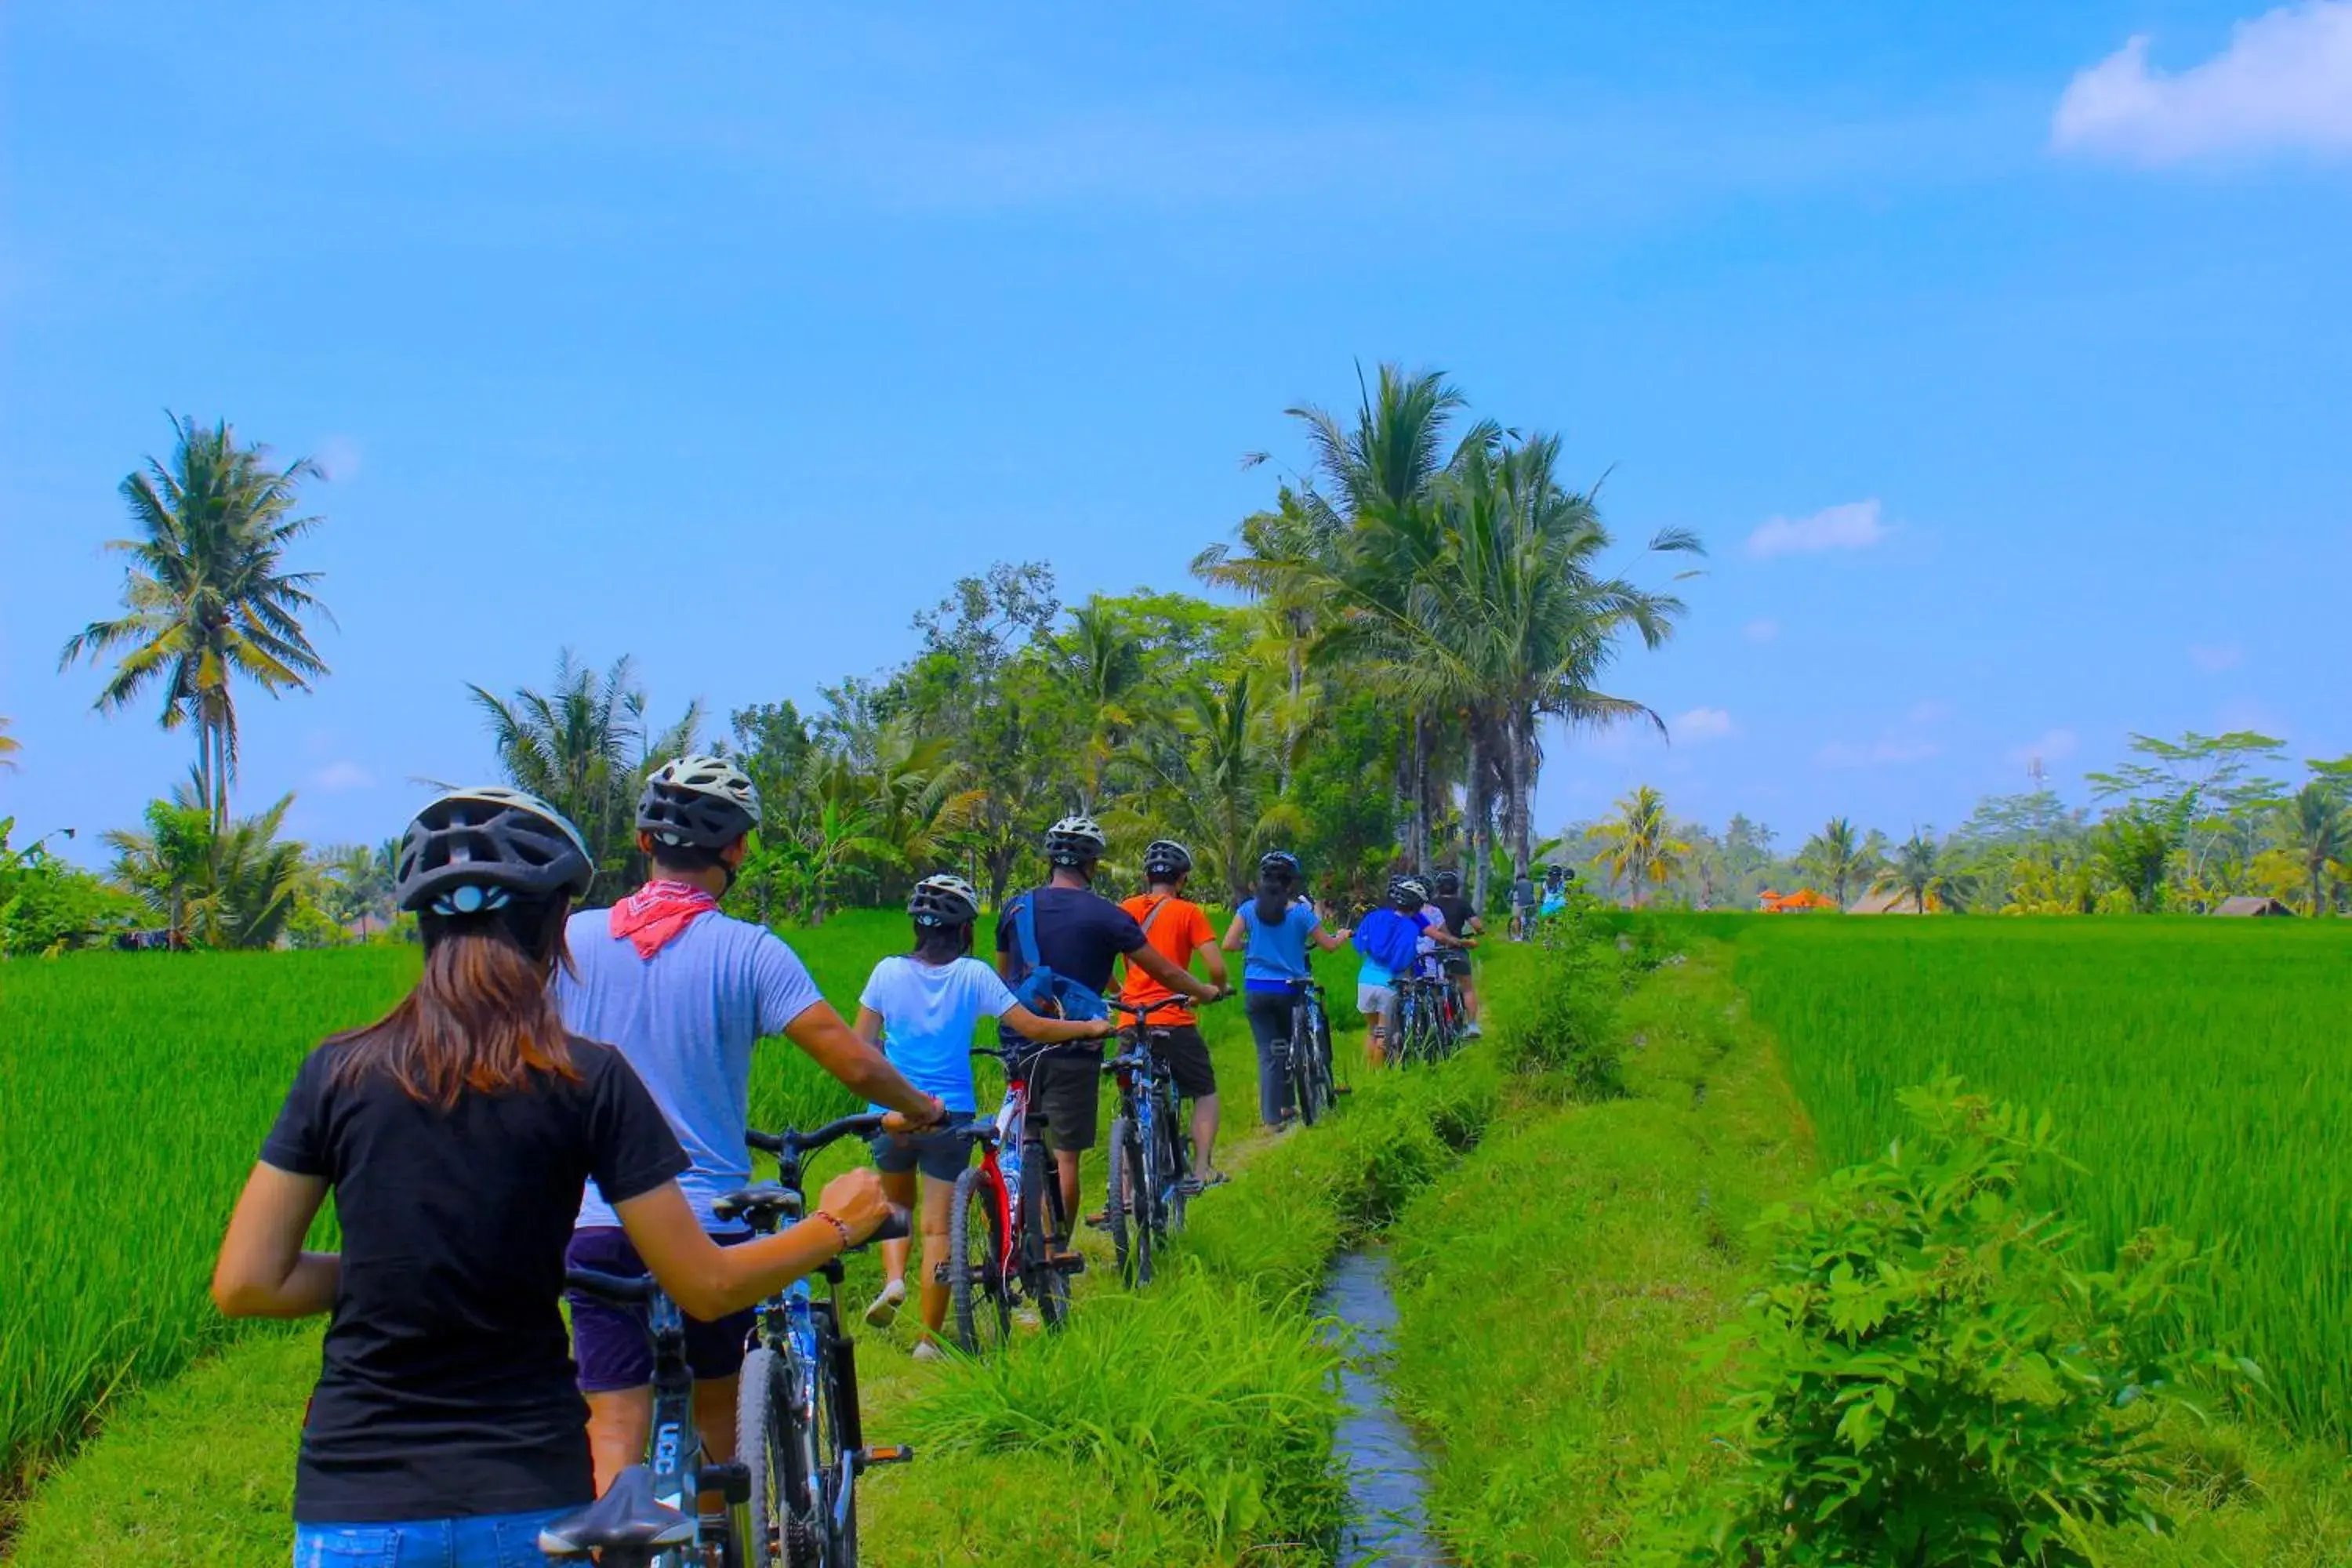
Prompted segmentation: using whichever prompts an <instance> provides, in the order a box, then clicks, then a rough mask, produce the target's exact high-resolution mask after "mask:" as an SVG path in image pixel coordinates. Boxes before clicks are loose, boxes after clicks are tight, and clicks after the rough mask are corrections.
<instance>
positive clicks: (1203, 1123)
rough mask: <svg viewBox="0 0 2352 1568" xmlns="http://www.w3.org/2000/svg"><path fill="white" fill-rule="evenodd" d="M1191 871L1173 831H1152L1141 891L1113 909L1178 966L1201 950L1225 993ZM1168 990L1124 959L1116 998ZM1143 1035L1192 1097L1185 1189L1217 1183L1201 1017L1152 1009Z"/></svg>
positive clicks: (1227, 978)
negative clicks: (1192, 893) (1193, 896)
mask: <svg viewBox="0 0 2352 1568" xmlns="http://www.w3.org/2000/svg"><path fill="white" fill-rule="evenodd" d="M1143 879H1144V882H1145V884H1146V890H1145V891H1144V892H1142V893H1140V894H1138V895H1137V896H1136V897H1134V898H1132V899H1129V900H1127V901H1126V902H1124V903H1122V904H1120V905H1119V908H1120V909H1123V910H1126V911H1127V912H1128V913H1129V914H1130V915H1132V916H1134V917H1135V922H1136V924H1138V925H1139V926H1141V927H1142V928H1143V935H1144V939H1145V940H1146V941H1148V942H1150V943H1151V945H1152V946H1153V947H1155V948H1158V949H1159V950H1160V954H1161V956H1163V957H1165V958H1166V959H1167V960H1168V962H1169V963H1172V964H1174V965H1176V967H1178V968H1179V969H1189V968H1190V967H1191V966H1192V955H1193V954H1194V953H1196V952H1197V953H1200V954H1201V955H1202V963H1203V965H1204V966H1205V967H1206V968H1207V970H1208V972H1209V984H1212V985H1214V986H1215V987H1216V988H1217V992H1218V994H1220V995H1223V994H1226V993H1228V992H1229V991H1231V989H1232V985H1231V979H1232V976H1231V975H1230V973H1228V972H1227V970H1226V968H1225V952H1224V949H1223V948H1221V947H1219V946H1218V945H1217V932H1216V928H1214V927H1213V926H1212V925H1210V923H1209V917H1208V914H1207V912H1206V911H1204V910H1202V908H1201V906H1200V905H1198V904H1196V903H1194V902H1192V900H1190V899H1187V898H1186V897H1184V885H1185V883H1187V882H1189V881H1190V880H1192V851H1191V850H1189V849H1187V848H1185V847H1184V846H1182V845H1181V844H1179V843H1177V842H1176V841H1175V840H1174V839H1172V838H1155V839H1153V840H1152V841H1151V842H1150V844H1149V845H1147V846H1145V847H1144V851H1143ZM1174 995H1175V993H1174V992H1172V991H1171V990H1170V989H1169V988H1168V987H1167V986H1165V985H1163V984H1160V982H1159V981H1157V980H1155V979H1153V978H1152V977H1151V976H1150V974H1148V973H1145V972H1144V971H1143V970H1142V969H1140V968H1139V967H1138V966H1137V965H1136V964H1134V963H1129V964H1128V966H1127V984H1125V985H1124V986H1123V987H1121V989H1120V991H1119V997H1118V999H1119V1000H1120V1001H1122V1002H1124V1003H1126V1004H1127V1005H1129V1006H1130V1007H1146V1006H1151V1005H1155V1004H1158V1003H1163V1002H1167V1001H1169V1000H1171V998H1172V997H1173V996H1174ZM1148 1036H1149V1038H1150V1047H1151V1054H1152V1055H1153V1056H1155V1057H1158V1058H1160V1061H1161V1062H1163V1063H1165V1064H1166V1066H1167V1068H1168V1072H1169V1076H1170V1077H1171V1078H1172V1079H1175V1082H1176V1092H1177V1093H1178V1094H1179V1095H1181V1096H1182V1097H1183V1098H1184V1099H1186V1100H1191V1101H1192V1174H1191V1175H1190V1176H1188V1177H1186V1178H1185V1181H1186V1184H1187V1187H1188V1190H1190V1191H1193V1192H1198V1191H1200V1190H1202V1188H1206V1187H1213V1186H1219V1185H1222V1184H1223V1182H1224V1180H1225V1175H1224V1173H1223V1172H1222V1171H1220V1170H1218V1169H1217V1168H1216V1164H1215V1161H1214V1155H1215V1153H1216V1148H1217V1121H1218V1112H1219V1109H1220V1108H1219V1106H1218V1103H1217V1067H1216V1064H1215V1063H1214V1062H1213V1061H1212V1060H1210V1058H1209V1046H1208V1042H1207V1041H1205V1040H1203V1039H1202V1038H1201V1020H1200V1018H1199V1017H1198V1016H1196V1015H1195V1014H1194V1013H1192V1010H1191V1009H1189V1008H1184V1007H1166V1008H1162V1009H1161V1010H1160V1011H1159V1012H1156V1013H1153V1014H1152V1015H1151V1020H1150V1028H1149V1031H1148Z"/></svg>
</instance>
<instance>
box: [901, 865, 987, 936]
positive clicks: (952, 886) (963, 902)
mask: <svg viewBox="0 0 2352 1568" xmlns="http://www.w3.org/2000/svg"><path fill="white" fill-rule="evenodd" d="M907 912H908V914H910V915H912V916H914V917H915V923H916V924H917V925H922V926H961V925H970V924H971V922H972V921H976V920H978V919H979V918H980V893H979V890H978V889H975V888H974V887H973V886H972V885H971V883H970V882H967V881H965V880H964V879H962V878H961V877H958V876H954V875H951V874H950V873H948V872H944V871H943V872H941V873H940V874H939V875H938V876H936V877H926V878H924V879H922V880H921V881H919V882H918V883H916V884H915V890H914V891H913V892H912V893H909V894H908V896H907Z"/></svg>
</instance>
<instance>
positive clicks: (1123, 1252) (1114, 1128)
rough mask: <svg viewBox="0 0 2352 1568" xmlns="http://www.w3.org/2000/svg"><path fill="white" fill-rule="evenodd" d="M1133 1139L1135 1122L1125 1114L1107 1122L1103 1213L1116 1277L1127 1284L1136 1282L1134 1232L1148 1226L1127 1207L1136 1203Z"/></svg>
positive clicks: (1135, 1236) (1147, 1228) (1135, 1242)
mask: <svg viewBox="0 0 2352 1568" xmlns="http://www.w3.org/2000/svg"><path fill="white" fill-rule="evenodd" d="M1135 1142H1136V1137H1135V1123H1134V1122H1133V1121H1129V1119H1128V1118H1126V1117H1125V1116H1121V1117H1119V1118H1118V1120H1116V1121H1113V1122H1112V1123H1111V1124H1110V1158H1109V1160H1108V1162H1107V1163H1108V1165H1109V1167H1110V1179H1109V1182H1108V1184H1107V1186H1106V1193H1107V1195H1106V1197H1105V1199H1104V1206H1103V1213H1104V1216H1105V1217H1106V1218H1107V1219H1108V1220H1109V1222H1110V1250H1111V1256H1112V1257H1114V1258H1117V1259H1118V1277H1119V1279H1122V1280H1124V1281H1126V1282H1127V1283H1128V1284H1129V1285H1130V1286H1131V1285H1133V1284H1134V1283H1135V1266H1136V1265H1135V1260H1136V1247H1137V1244H1138V1241H1139V1237H1138V1236H1137V1234H1135V1233H1137V1232H1139V1231H1148V1230H1150V1226H1148V1225H1146V1226H1138V1225H1136V1224H1135V1223H1134V1215H1133V1214H1132V1213H1131V1212H1130V1210H1131V1209H1132V1208H1133V1206H1134V1203H1135V1189H1136V1187H1137V1185H1138V1183H1137V1181H1136V1179H1135V1178H1136V1169H1135V1165H1134V1163H1133V1161H1132V1160H1131V1159H1130V1157H1129V1152H1130V1151H1131V1150H1132V1149H1133V1148H1134V1146H1135Z"/></svg>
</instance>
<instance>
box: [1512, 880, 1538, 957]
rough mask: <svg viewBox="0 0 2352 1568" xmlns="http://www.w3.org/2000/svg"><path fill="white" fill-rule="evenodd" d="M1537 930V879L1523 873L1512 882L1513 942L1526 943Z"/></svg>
mask: <svg viewBox="0 0 2352 1568" xmlns="http://www.w3.org/2000/svg"><path fill="white" fill-rule="evenodd" d="M1535 929H1536V879H1534V878H1533V877H1531V876H1529V875H1528V873H1527V872H1525V871H1521V872H1520V873H1519V874H1518V876H1517V877H1516V878H1514V879H1512V882H1511V940H1512V941H1514V942H1525V941H1527V940H1528V938H1529V937H1531V936H1533V935H1534V934H1535Z"/></svg>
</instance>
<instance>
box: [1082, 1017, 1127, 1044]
mask: <svg viewBox="0 0 2352 1568" xmlns="http://www.w3.org/2000/svg"><path fill="white" fill-rule="evenodd" d="M1079 1027H1081V1028H1083V1029H1084V1030H1086V1033H1085V1034H1083V1035H1080V1036H1079V1037H1078V1038H1080V1039H1082V1040H1108V1039H1109V1038H1110V1037H1112V1036H1113V1035H1116V1034H1118V1025H1117V1024H1114V1023H1113V1022H1111V1021H1110V1020H1109V1019H1108V1018H1089V1019H1087V1021H1086V1022H1085V1023H1084V1024H1082V1025H1080V1026H1079Z"/></svg>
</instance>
